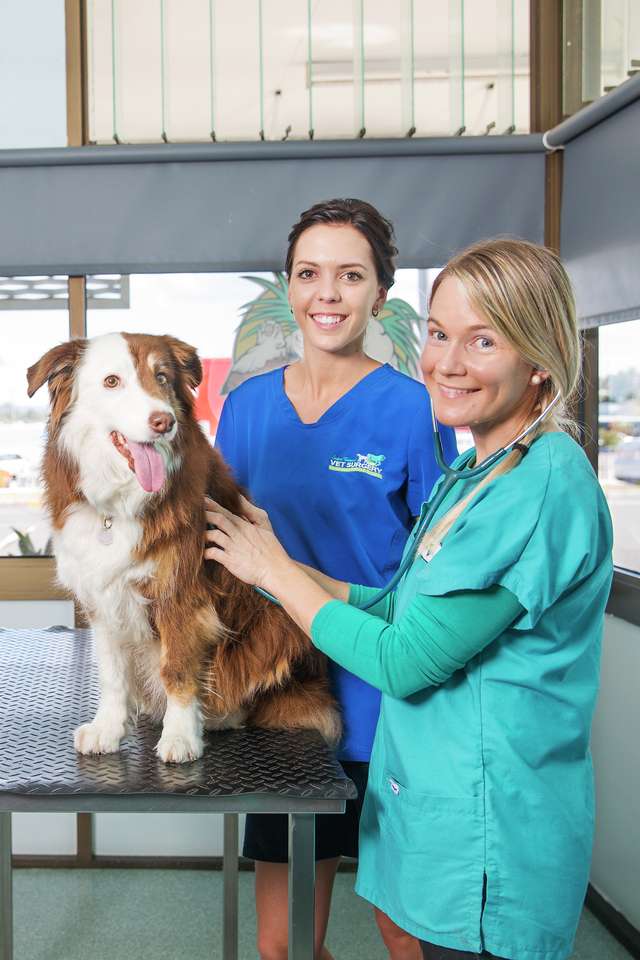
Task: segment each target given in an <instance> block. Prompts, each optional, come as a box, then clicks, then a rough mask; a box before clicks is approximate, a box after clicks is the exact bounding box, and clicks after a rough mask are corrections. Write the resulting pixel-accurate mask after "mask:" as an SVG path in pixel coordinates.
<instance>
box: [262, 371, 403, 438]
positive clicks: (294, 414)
mask: <svg viewBox="0 0 640 960" xmlns="http://www.w3.org/2000/svg"><path fill="white" fill-rule="evenodd" d="M286 369H287V368H286V366H285V367H282V369H281V370H280V375H279V376H278V377H276V378H275V380H274V386H275V388H276V393H277V395H278V397H279V399H280V404H281V407H282V410H283V411H284V413H285V414H286V416H287V417H288V419H289V420H293V421H294V422H295V423H296V424H297V425H298V426H299V427H305V428H309V429H310V430H311V429H313V428H314V427H320V426H323V425H324V424H325V423H329V422H330V421H332V420H335V419H336V418H337V417H339V416H340V415H341V413H343V411H344V410H346V409H347V408H348V407H349V405H350V404H351V402H352V399H353V396H354V394H355V393H357V392H358V390H360V389H361V388H363V387H364V385H365V384H366V385H367V386H368V385H369V384H370V383H371V380H372V378H374V379H376V380H377V379H381V378H386V376H387V375H388V373H389V371H390V370H391V367H390V366H389V364H388V363H383V364H382V366H381V367H376V369H375V370H371V371H370V372H369V373H366V374H365V375H364V377H362V379H361V380H358V382H357V383H355V384H354V385H353V386H352V387H351V389H350V390H347V392H346V393H343V394H342V396H341V397H338V399H337V400H336V401H335V402H334V403H332V404H331V406H330V407H327V409H326V410H325V411H324V413H323V414H322V416H320V417H318V419H317V420H314V421H313V422H312V423H305V422H304V421H303V420H301V419H300V415H299V414H298V411H297V410H296V408H295V407H294V405H293V404H292V402H291V400H290V399H289V397H288V396H287V391H286V389H285V383H284V373H285V370H286Z"/></svg>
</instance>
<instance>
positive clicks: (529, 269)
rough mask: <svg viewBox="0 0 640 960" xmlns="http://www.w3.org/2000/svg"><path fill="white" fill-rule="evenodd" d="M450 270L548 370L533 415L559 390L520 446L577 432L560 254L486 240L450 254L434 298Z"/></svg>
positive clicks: (429, 543) (574, 340)
mask: <svg viewBox="0 0 640 960" xmlns="http://www.w3.org/2000/svg"><path fill="white" fill-rule="evenodd" d="M450 277H454V278H456V279H457V280H459V281H460V282H461V283H462V286H463V287H464V290H465V292H466V294H467V296H468V298H469V302H470V303H471V305H472V306H473V307H474V308H475V309H476V310H477V311H478V312H479V313H481V314H482V315H483V316H485V317H486V318H487V320H488V321H489V323H490V324H491V326H492V327H493V328H494V329H495V330H496V331H497V332H498V333H500V334H501V335H502V336H503V337H504V338H505V340H507V342H508V343H509V344H510V345H511V346H512V347H513V348H514V350H516V351H517V352H518V353H519V354H520V356H521V357H522V358H523V359H524V360H526V362H527V363H530V364H531V365H532V366H533V367H536V368H538V369H540V370H544V371H545V372H547V373H548V374H549V377H548V378H547V379H546V380H543V381H542V383H541V384H540V386H539V387H538V392H537V396H536V399H535V402H534V404H533V408H532V410H531V414H532V415H533V414H534V413H535V415H536V416H537V415H538V414H539V413H540V412H541V411H542V410H544V409H545V407H546V406H547V405H548V404H549V403H550V402H551V401H552V399H553V398H554V397H555V395H556V393H560V400H559V401H558V403H557V404H556V406H555V407H554V410H553V413H550V414H549V418H548V420H545V421H543V423H542V424H541V425H540V427H538V429H537V430H536V431H534V433H533V435H531V436H529V437H527V439H526V441H525V445H527V446H528V445H530V444H531V443H532V442H533V440H534V438H535V436H537V435H538V434H539V433H540V432H543V431H544V430H549V429H553V426H554V425H555V426H556V428H560V429H563V430H566V431H567V432H569V433H576V432H577V427H576V424H575V421H574V420H573V418H572V417H571V415H570V414H569V410H568V407H569V404H570V403H571V401H572V399H573V398H574V397H575V395H576V391H577V387H578V382H579V378H580V338H579V335H578V325H577V322H576V308H575V300H574V297H573V290H572V288H571V282H570V280H569V277H568V276H567V273H566V271H565V269H564V267H563V266H562V263H561V262H560V258H559V257H558V256H557V255H556V254H555V253H554V252H553V251H552V250H549V249H548V248H547V247H541V246H538V245H537V244H535V243H528V242H527V241H526V240H509V239H498V240H486V241H483V242H481V243H476V244H474V245H473V246H471V247H467V249H466V250H463V251H462V252H461V253H459V254H457V255H456V256H455V257H453V259H452V260H450V261H449V263H448V264H447V265H446V267H445V268H444V270H442V271H441V272H440V273H439V274H438V276H437V277H436V279H435V282H434V284H433V287H432V290H431V300H432V301H433V298H434V296H435V294H436V292H437V290H438V287H439V286H440V284H441V283H442V282H443V281H444V280H446V279H447V278H450ZM522 456H523V452H522V450H517V449H516V450H512V451H511V452H510V453H509V454H507V456H506V457H505V458H504V459H503V460H502V461H500V462H499V463H498V464H497V466H495V467H494V468H493V470H491V471H490V472H489V473H488V474H487V476H486V477H484V478H483V479H482V480H481V481H480V482H479V483H478V484H476V485H475V486H474V488H473V489H472V490H471V491H470V492H469V493H468V494H467V496H466V497H463V499H462V500H460V501H459V502H458V503H456V504H455V505H454V506H453V507H452V508H451V509H450V510H448V511H447V513H446V514H445V516H444V517H442V518H441V519H440V520H439V521H438V522H437V523H436V525H435V526H434V527H432V528H431V529H430V530H428V531H427V533H426V534H425V536H424V538H423V540H422V541H421V544H420V547H421V552H423V553H424V552H426V553H430V554H433V552H434V551H435V550H436V549H437V548H439V546H440V544H441V541H442V540H443V539H444V537H445V536H446V535H447V533H448V532H449V530H450V529H451V527H452V526H453V524H454V523H455V522H456V520H457V519H458V517H459V516H460V515H461V514H462V513H463V511H464V510H465V509H466V507H467V506H468V505H469V503H470V502H471V500H473V498H474V497H475V496H476V494H477V493H479V491H480V490H481V489H482V488H483V487H485V486H486V485H487V484H488V483H490V482H491V480H493V479H494V478H495V477H497V476H500V475H502V474H505V473H508V472H509V471H510V470H513V468H514V467H516V466H517V465H518V464H519V463H520V460H521V459H522Z"/></svg>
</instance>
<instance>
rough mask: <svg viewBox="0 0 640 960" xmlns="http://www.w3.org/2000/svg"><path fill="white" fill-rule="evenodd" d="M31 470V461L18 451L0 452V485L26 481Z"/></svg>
mask: <svg viewBox="0 0 640 960" xmlns="http://www.w3.org/2000/svg"><path fill="white" fill-rule="evenodd" d="M33 472H34V471H33V467H32V465H31V463H30V462H29V461H28V460H27V459H25V457H22V456H21V455H20V454H19V453H0V487H8V486H10V485H13V484H14V483H16V484H25V483H28V482H29V481H30V480H31V479H32V478H33Z"/></svg>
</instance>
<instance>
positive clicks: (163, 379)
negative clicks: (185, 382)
mask: <svg viewBox="0 0 640 960" xmlns="http://www.w3.org/2000/svg"><path fill="white" fill-rule="evenodd" d="M156 380H157V381H158V383H159V384H161V385H162V386H164V385H165V383H168V382H169V378H168V377H167V375H166V373H156Z"/></svg>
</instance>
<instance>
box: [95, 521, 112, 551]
mask: <svg viewBox="0 0 640 960" xmlns="http://www.w3.org/2000/svg"><path fill="white" fill-rule="evenodd" d="M112 526H113V517H103V520H102V529H101V530H100V531H99V532H98V540H99V541H100V543H103V544H104V545H105V546H106V547H108V546H109V544H110V543H113V530H112V529H111V527H112Z"/></svg>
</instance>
